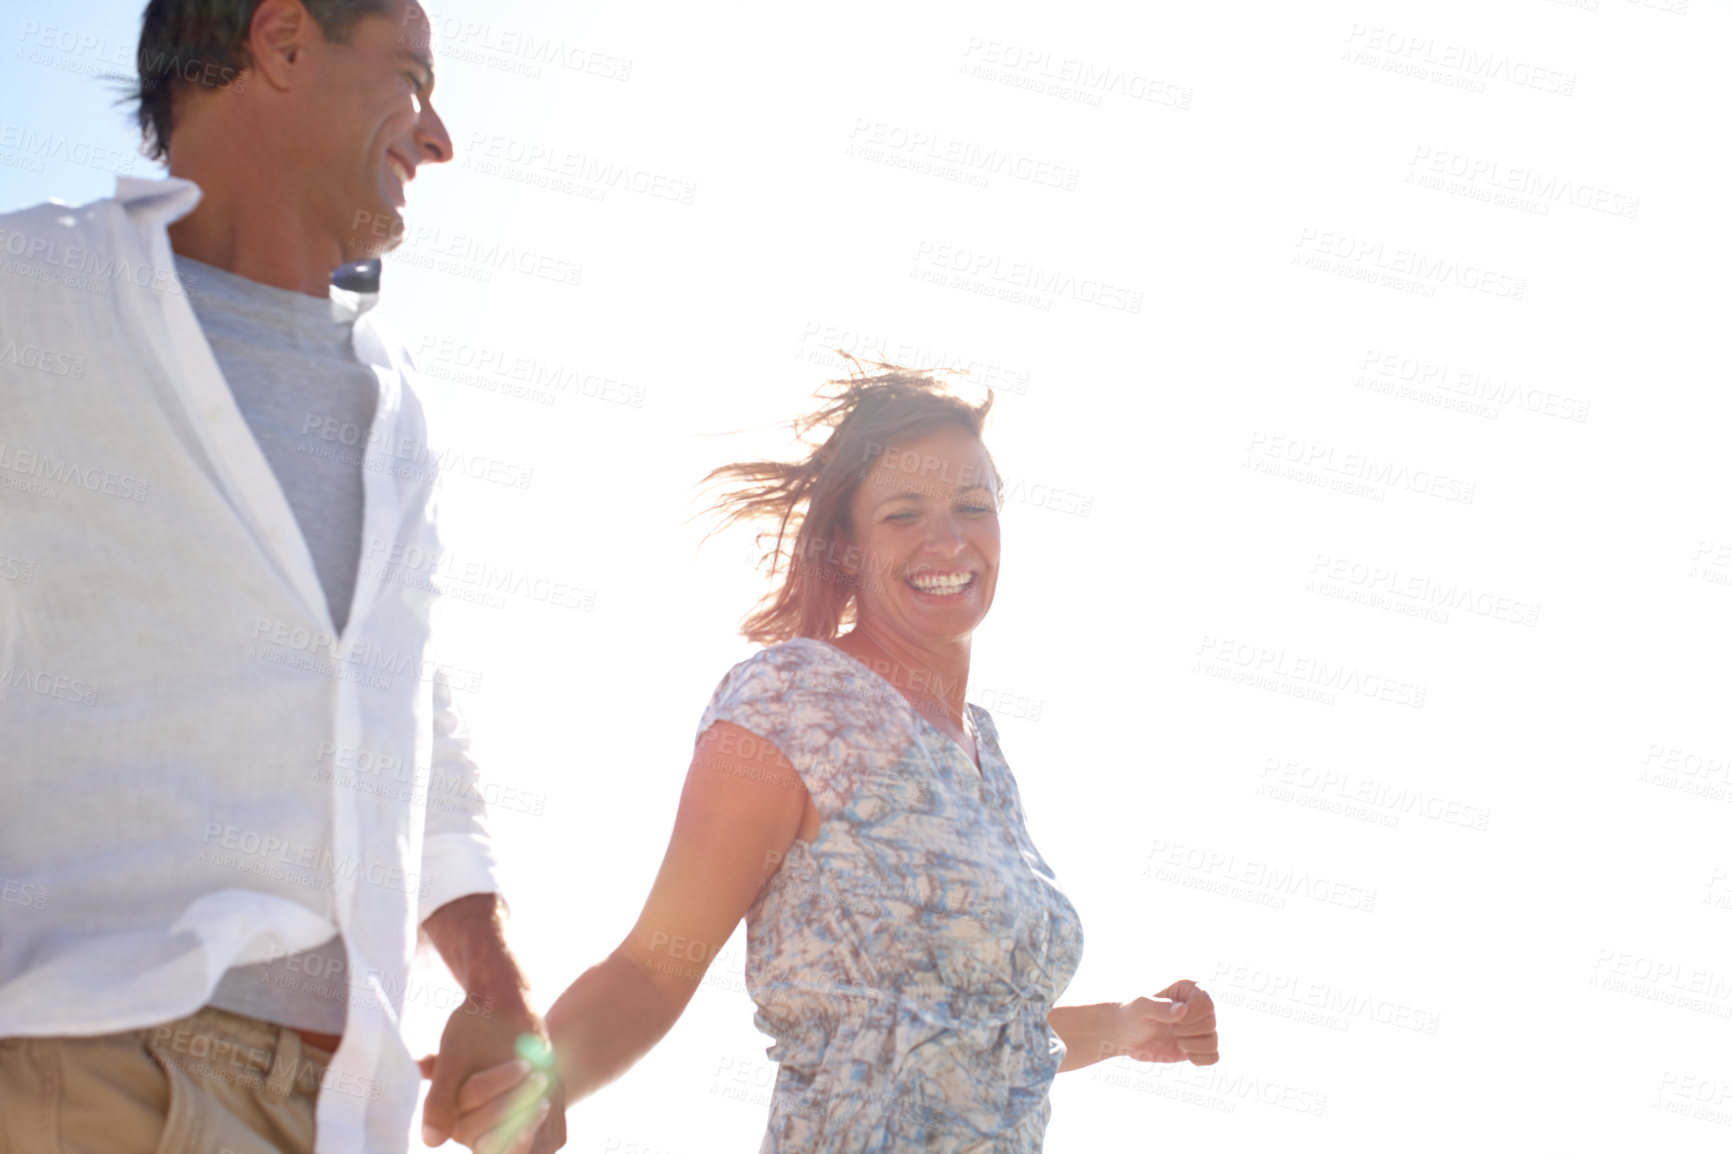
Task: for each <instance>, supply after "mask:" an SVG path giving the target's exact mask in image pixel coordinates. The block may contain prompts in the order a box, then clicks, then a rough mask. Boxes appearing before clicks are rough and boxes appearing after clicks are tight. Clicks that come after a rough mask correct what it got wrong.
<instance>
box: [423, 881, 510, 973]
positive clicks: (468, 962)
mask: <svg viewBox="0 0 1732 1154" xmlns="http://www.w3.org/2000/svg"><path fill="white" fill-rule="evenodd" d="M421 928H422V929H423V930H425V931H426V933H427V937H428V938H429V939H430V940H431V941H432V942H433V946H434V948H435V949H437V950H438V951H439V956H440V957H441V958H443V959H445V964H446V966H448V967H450V970H451V976H452V977H454V978H456V979H457V984H458V985H459V986H462V987H463V992H464V993H466V994H470V995H472V996H474V997H483V998H495V999H501V998H513V997H515V998H524V999H526V998H527V996H528V993H529V983H528V981H527V980H525V978H524V976H523V970H522V969H521V968H520V967H519V966H518V964H517V959H516V958H515V957H513V956H512V953H511V947H510V946H508V945H506V943H505V918H504V916H503V912H502V908H501V906H500V903H499V895H498V894H466V895H464V896H463V897H460V898H457V899H456V900H454V901H449V902H446V903H445V904H444V905H442V906H440V907H439V908H438V909H436V910H434V911H433V912H432V913H431V914H429V915H428V917H427V920H426V921H424V922H422V923H421Z"/></svg>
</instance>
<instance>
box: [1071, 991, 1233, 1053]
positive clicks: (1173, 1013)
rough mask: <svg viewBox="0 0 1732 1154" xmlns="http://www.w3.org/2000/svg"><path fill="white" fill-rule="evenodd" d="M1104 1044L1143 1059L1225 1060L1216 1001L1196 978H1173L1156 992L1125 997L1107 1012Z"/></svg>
mask: <svg viewBox="0 0 1732 1154" xmlns="http://www.w3.org/2000/svg"><path fill="white" fill-rule="evenodd" d="M1101 1042H1102V1049H1103V1051H1105V1052H1107V1053H1112V1054H1123V1055H1125V1056H1127V1057H1130V1058H1135V1059H1136V1060H1137V1061H1139V1062H1190V1063H1191V1064H1192V1065H1196V1066H1212V1065H1214V1064H1215V1063H1216V1062H1219V1061H1220V1060H1221V1040H1220V1037H1219V1035H1217V1034H1216V1032H1215V1002H1214V999H1212V998H1210V997H1209V995H1208V994H1206V993H1204V992H1203V990H1202V989H1201V988H1200V987H1199V986H1198V985H1197V983H1195V982H1192V981H1188V980H1187V981H1183V982H1174V983H1173V984H1172V985H1170V986H1168V987H1167V988H1166V989H1164V990H1162V991H1161V992H1160V993H1158V994H1156V995H1155V996H1154V997H1152V998H1136V999H1133V1000H1132V1001H1129V1002H1121V1003H1119V1005H1118V1006H1116V1007H1114V1008H1113V1010H1112V1011H1111V1012H1110V1013H1109V1014H1108V1015H1107V1021H1106V1023H1105V1027H1104V1029H1103V1030H1102V1037H1101Z"/></svg>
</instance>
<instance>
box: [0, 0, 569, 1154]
mask: <svg viewBox="0 0 1732 1154" xmlns="http://www.w3.org/2000/svg"><path fill="white" fill-rule="evenodd" d="M431 39H432V37H431V28H430V25H429V22H428V19H427V16H426V13H425V12H424V11H423V10H422V9H421V8H420V6H419V5H417V4H415V3H413V0H152V2H151V3H150V4H149V6H148V7H147V9H146V11H145V14H144V19H143V27H142V30H141V33H140V37H139V47H138V65H139V89H138V93H137V96H138V118H139V123H140V126H141V127H142V129H143V130H144V136H145V141H146V145H147V150H148V151H150V153H151V154H152V155H153V156H155V157H157V158H158V159H163V160H166V162H167V165H168V171H169V178H168V179H166V180H160V181H157V180H135V179H130V178H122V179H121V181H120V187H119V190H118V193H117V195H116V197H114V198H113V199H110V200H103V201H97V202H94V203H92V204H88V205H84V206H81V207H77V208H69V207H66V206H64V205H58V204H46V205H40V206H37V207H35V208H32V209H26V210H24V211H21V212H17V213H13V214H10V215H7V216H0V247H3V248H4V249H5V252H6V253H7V255H8V260H7V262H6V264H5V267H4V270H3V271H0V318H3V320H0V326H3V328H4V334H3V335H4V336H5V337H6V338H7V339H10V340H12V341H13V342H15V343H18V344H20V345H23V346H28V347H32V348H36V349H38V350H48V351H49V353H50V354H51V355H47V356H43V355H37V356H34V357H21V358H10V359H8V360H7V361H5V362H3V363H0V408H3V410H4V412H5V421H4V431H3V433H0V472H3V473H4V484H0V539H3V540H4V541H5V547H6V552H7V554H8V555H11V554H16V555H17V556H19V557H21V558H25V559H26V560H27V561H28V563H29V565H30V570H29V571H30V573H31V575H32V579H31V580H30V581H28V582H24V581H8V582H5V583H4V587H3V588H0V730H3V731H4V733H5V734H6V738H5V741H4V743H3V747H0V757H3V759H4V763H5V780H6V783H7V793H8V796H7V801H6V804H5V806H4V807H0V880H3V881H5V882H6V884H7V887H8V889H7V892H8V893H17V894H29V895H30V896H31V898H30V900H29V901H28V902H25V901H8V902H6V903H3V904H0V1150H32V1151H34V1150H44V1151H47V1150H53V1151H66V1152H69V1154H75V1152H83V1151H104V1152H124V1151H131V1150H137V1151H152V1150H159V1149H160V1150H174V1151H198V1152H209V1154H221V1152H225V1151H235V1152H242V1154H256V1152H260V1151H272V1150H275V1151H314V1150H316V1151H318V1152H319V1154H352V1152H357V1151H369V1152H371V1151H388V1152H395V1151H402V1150H404V1149H406V1147H407V1145H408V1135H409V1124H410V1121H411V1119H412V1117H413V1114H414V1110H415V1099H416V1093H417V1080H418V1078H419V1072H418V1070H417V1069H416V1066H415V1063H414V1061H413V1060H412V1057H411V1055H410V1053H409V1051H408V1050H407V1048H406V1046H405V1043H404V1041H403V1038H402V1036H401V1023H402V1018H403V1014H404V1012H405V1010H406V1009H407V1002H408V1001H409V1000H411V999H424V1000H426V1001H427V1002H428V1004H430V1005H432V1006H434V1007H435V1008H439V1009H449V1008H452V1007H453V1006H454V1009H453V1012H452V1013H451V1015H450V1018H449V1022H448V1024H447V1026H446V1029H445V1031H444V1037H443V1039H442V1041H441V1047H440V1058H439V1066H438V1077H437V1078H436V1080H435V1083H434V1086H433V1089H432V1091H431V1093H430V1096H429V1104H428V1119H429V1121H432V1122H435V1123H436V1124H435V1127H434V1131H435V1133H437V1130H438V1125H437V1119H438V1118H439V1117H441V1116H449V1115H451V1114H453V1113H454V1110H455V1105H456V1088H457V1087H458V1086H459V1085H460V1084H461V1083H462V1080H463V1079H464V1077H465V1076H466V1075H467V1074H468V1073H470V1072H472V1071H474V1070H477V1069H481V1068H484V1067H493V1066H496V1065H498V1064H500V1063H502V1062H506V1061H509V1060H510V1059H511V1058H512V1055H513V1054H514V1053H517V1052H520V1051H519V1049H518V1048H519V1047H520V1046H521V1045H523V1044H524V1039H525V1036H526V1035H528V1036H529V1041H530V1043H531V1044H533V1042H534V1039H536V1038H539V1039H542V1040H545V1038H546V1028H545V1026H544V1024H543V1022H542V1021H541V1018H540V1017H539V1016H538V1015H537V1014H536V1013H535V1012H534V1010H533V1009H532V1008H531V1006H530V1002H529V998H528V990H527V985H526V983H525V981H524V979H523V975H522V973H521V971H520V969H519V967H518V966H517V963H516V962H515V961H514V959H513V958H512V956H511V953H510V951H509V950H508V949H507V947H506V943H505V938H504V934H503V930H502V925H501V921H502V910H501V906H500V902H499V898H498V895H497V892H496V891H497V885H496V882H495V877H494V860H493V854H492V850H491V846H490V843H489V840H488V836H487V832H486V826H485V816H486V814H485V805H484V803H483V802H482V795H481V791H480V789H479V788H478V782H477V777H476V773H477V770H476V766H475V763H474V762H473V760H472V759H471V758H470V756H469V753H468V738H467V735H466V732H465V730H464V728H463V726H462V722H461V720H460V717H459V714H458V710H457V707H456V702H455V697H456V694H457V693H459V692H461V691H464V690H471V691H472V690H475V689H477V688H479V685H478V682H479V680H480V679H479V677H478V676H475V675H469V676H464V677H453V676H448V675H447V674H446V673H445V672H443V669H444V667H443V666H442V665H441V664H440V662H439V660H438V657H437V654H436V653H435V651H434V649H433V647H432V645H431V637H430V631H429V627H428V620H429V617H428V612H429V606H430V603H431V601H432V599H433V596H434V592H433V590H432V588H431V586H430V583H429V582H427V581H424V580H415V579H413V577H410V578H404V577H403V575H402V574H401V573H400V572H399V571H398V567H394V566H388V565H385V564H383V563H382V561H383V559H386V558H392V557H400V556H403V555H405V554H413V555H419V556H431V555H436V554H437V553H438V551H439V548H440V545H439V539H438V533H437V527H436V517H435V512H434V507H435V501H434V498H435V491H436V481H437V476H436V472H435V471H434V470H432V469H431V468H430V467H429V465H428V464H427V463H428V462H431V461H434V460H436V459H437V454H436V453H435V452H433V451H431V450H429V449H428V447H427V442H426V437H427V433H426V424H425V420H424V418H423V415H422V410H421V406H420V403H419V402H418V400H417V399H416V397H415V394H414V392H413V390H412V388H411V387H410V382H409V377H408V372H407V362H406V359H405V357H404V356H403V354H402V352H401V351H400V346H398V345H396V344H395V343H394V342H392V341H391V340H390V339H388V337H387V336H386V334H385V333H383V332H382V331H381V330H380V328H379V327H378V325H377V324H376V323H375V321H374V320H373V318H371V317H370V316H368V315H366V312H367V309H368V307H369V306H370V305H371V303H372V297H371V295H366V296H363V295H358V294H355V293H350V292H345V291H343V290H340V289H334V288H333V287H332V285H331V278H332V274H333V272H334V270H336V269H337V268H338V267H339V266H340V265H342V264H344V263H346V262H352V261H359V260H365V259H369V258H372V257H376V256H378V255H379V254H380V253H382V252H385V251H388V250H389V249H390V248H391V247H392V246H394V245H395V244H396V243H397V242H398V239H399V238H400V236H401V235H402V231H403V215H402V214H403V210H404V205H405V201H406V188H407V186H408V185H409V184H410V182H411V181H413V180H414V179H415V177H416V175H417V173H418V172H419V171H420V170H421V169H422V168H423V167H424V166H426V165H431V164H439V163H443V162H445V161H447V160H450V159H451V155H452V145H451V140H450V138H449V136H448V134H447V133H446V129H445V126H444V124H443V123H442V122H441V121H440V119H439V117H438V115H437V114H436V113H435V112H434V111H433V106H432V103H431V100H432V93H433V86H434V81H433V59H432V44H431ZM14 258H15V259H14ZM44 366H47V367H44ZM63 368H64V369H65V370H66V371H64V372H62V371H60V370H61V369H63ZM405 445H408V446H411V447H412V448H413V451H411V452H408V453H404V452H403V451H402V448H403V446H405ZM367 558H375V559H379V560H380V561H381V563H379V564H371V565H369V564H367V563H366V559H367ZM429 782H431V783H433V784H432V788H431V789H429ZM453 783H455V784H453ZM13 883H16V884H15V885H14V884H13ZM423 937H424V938H425V939H426V940H428V941H429V942H431V944H432V945H433V946H434V947H435V948H436V949H437V950H438V952H439V953H440V954H441V955H442V956H443V958H444V960H445V961H446V963H447V964H448V965H449V966H450V968H451V970H452V973H453V974H454V976H455V977H456V978H457V980H458V982H459V983H460V984H461V985H462V987H463V992H462V994H460V995H458V996H457V997H455V998H445V997H443V996H441V995H439V993H438V992H437V991H436V990H433V989H430V987H429V986H428V985H427V983H426V982H425V981H424V980H422V979H419V978H418V979H417V980H416V981H415V982H413V983H411V982H410V981H409V977H408V975H409V970H410V965H411V961H412V958H413V955H414V953H415V950H416V948H417V945H418V942H419V940H420V939H421V938H423ZM523 1069H524V1072H527V1070H528V1066H527V1064H526V1065H525V1066H524V1067H523ZM531 1085H540V1083H539V1082H535V1081H533V1080H532V1082H531ZM553 1093H554V1094H557V1090H556V1089H555V1090H553ZM538 1110H539V1111H540V1113H537V1111H538ZM522 1114H523V1117H524V1118H525V1119H526V1120H530V1121H536V1120H539V1119H541V1118H543V1117H547V1116H548V1111H547V1108H546V1106H545V1105H541V1106H538V1105H537V1104H536V1103H535V1102H534V1101H533V1100H531V1101H529V1102H527V1103H526V1104H525V1105H524V1106H523V1108H522ZM531 1141H533V1142H535V1143H536V1144H537V1145H538V1147H539V1148H541V1149H553V1148H556V1147H557V1146H559V1145H561V1144H562V1143H563V1141H564V1129H563V1118H562V1117H561V1115H560V1114H559V1113H558V1112H552V1114H551V1117H550V1118H548V1121H547V1123H546V1124H545V1125H541V1126H539V1128H538V1129H537V1128H532V1127H526V1128H524V1129H522V1131H521V1133H520V1134H519V1140H518V1143H517V1145H518V1147H519V1148H527V1147H528V1146H529V1144H530V1142H531Z"/></svg>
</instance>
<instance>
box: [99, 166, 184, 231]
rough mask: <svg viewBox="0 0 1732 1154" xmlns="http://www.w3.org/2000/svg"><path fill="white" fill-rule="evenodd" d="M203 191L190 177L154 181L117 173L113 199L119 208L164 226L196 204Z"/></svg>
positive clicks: (149, 178)
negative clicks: (118, 175) (186, 178)
mask: <svg viewBox="0 0 1732 1154" xmlns="http://www.w3.org/2000/svg"><path fill="white" fill-rule="evenodd" d="M203 198H204V190H203V189H201V188H199V186H198V185H196V184H194V183H193V182H192V181H190V180H183V179H182V178H180V177H178V176H169V177H164V178H162V179H161V180H156V179H153V178H151V177H145V176H121V177H117V178H116V179H115V183H114V199H115V200H117V201H119V202H120V205H121V207H122V208H124V209H126V211H127V212H128V213H129V214H131V215H133V216H135V217H140V218H142V219H141V223H143V222H144V221H145V220H149V221H152V222H154V223H157V224H160V225H161V226H162V227H163V228H167V227H168V226H169V225H171V224H173V223H174V222H175V221H177V220H179V219H180V218H181V217H183V216H185V215H186V214H187V213H189V212H191V211H192V210H193V209H194V208H196V207H197V206H198V202H199V201H200V200H202V199H203Z"/></svg>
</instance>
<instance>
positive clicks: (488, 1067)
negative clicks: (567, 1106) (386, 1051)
mask: <svg viewBox="0 0 1732 1154" xmlns="http://www.w3.org/2000/svg"><path fill="white" fill-rule="evenodd" d="M477 1023H479V1024H477ZM519 1027H523V1028H522V1029H519ZM520 1039H524V1040H526V1039H539V1041H540V1042H541V1043H545V1042H546V1040H547V1029H546V1026H545V1025H543V1023H542V1021H541V1019H540V1018H539V1017H537V1016H536V1015H535V1014H534V1013H533V1012H532V1011H530V1010H529V1008H528V1007H527V1006H524V1007H522V1008H521V1010H520V1011H517V1012H513V1013H511V1014H506V1015H495V1016H494V1020H493V1021H491V1022H488V1021H486V1020H485V1019H483V1017H482V1016H481V1015H468V1014H465V1013H464V1012H463V1011H462V1010H459V1011H457V1012H456V1013H454V1014H452V1015H451V1018H450V1020H449V1021H448V1022H446V1024H445V1032H444V1034H443V1035H442V1036H441V1037H440V1039H439V1055H438V1057H437V1058H424V1059H422V1063H421V1069H422V1072H423V1073H426V1074H427V1075H428V1076H429V1077H430V1078H432V1079H433V1086H432V1088H431V1089H430V1090H429V1091H428V1093H427V1104H426V1107H425V1108H424V1110H423V1112H422V1123H421V1140H422V1141H423V1142H425V1143H426V1144H427V1145H429V1146H437V1145H439V1144H440V1143H442V1142H444V1141H445V1140H446V1139H447V1138H455V1139H457V1140H458V1141H459V1142H461V1143H463V1144H464V1145H465V1146H468V1147H469V1148H470V1149H471V1150H474V1151H475V1152H476V1154H532V1152H533V1154H550V1152H551V1151H554V1150H558V1149H559V1148H560V1147H561V1146H563V1145H565V1137H566V1136H565V1111H564V1109H559V1110H557V1111H555V1109H554V1107H555V1106H560V1105H562V1104H563V1102H564V1101H565V1092H564V1088H563V1087H562V1086H561V1085H560V1084H559V1075H558V1074H557V1073H555V1072H554V1070H553V1067H552V1064H551V1063H547V1064H546V1066H545V1069H537V1068H536V1066H535V1065H534V1064H532V1063H531V1062H530V1061H528V1060H526V1059H525V1058H522V1057H514V1056H512V1055H514V1054H517V1053H520V1052H521V1051H523V1050H526V1049H527V1050H531V1052H534V1050H535V1046H534V1045H533V1044H532V1045H524V1044H522V1042H521V1041H519V1040H520ZM502 1042H503V1050H502V1049H501V1043H502ZM501 1053H503V1054H505V1055H506V1060H505V1061H498V1055H500V1054H501Z"/></svg>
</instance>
